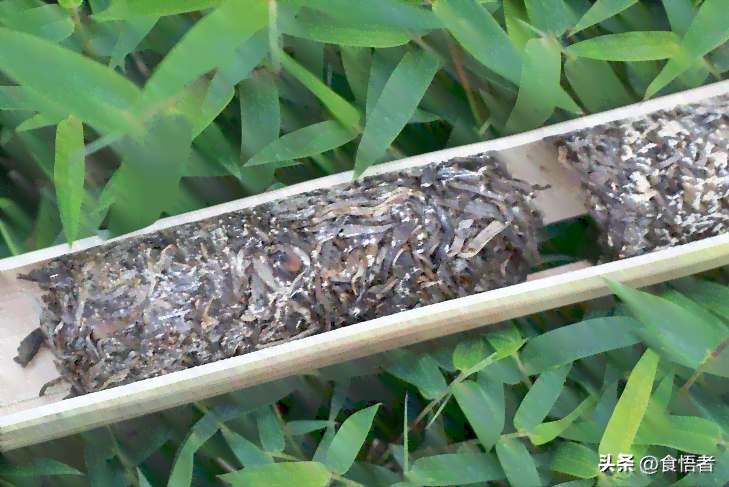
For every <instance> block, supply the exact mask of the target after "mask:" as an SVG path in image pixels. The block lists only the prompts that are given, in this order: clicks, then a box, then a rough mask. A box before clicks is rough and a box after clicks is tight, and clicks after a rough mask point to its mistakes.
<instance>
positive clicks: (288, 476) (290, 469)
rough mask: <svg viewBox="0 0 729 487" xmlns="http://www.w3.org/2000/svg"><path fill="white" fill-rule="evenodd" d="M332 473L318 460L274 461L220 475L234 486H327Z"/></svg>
mask: <svg viewBox="0 0 729 487" xmlns="http://www.w3.org/2000/svg"><path fill="white" fill-rule="evenodd" d="M331 476H332V475H331V473H330V472H329V471H328V470H327V468H326V467H325V466H324V465H322V464H321V463H318V462H286V463H273V464H270V465H264V466H261V467H256V468H250V469H249V468H246V469H244V470H239V471H237V472H231V473H226V474H224V475H219V476H218V478H220V479H221V480H223V481H225V482H226V483H228V484H230V485H231V486H233V487H238V486H240V487H258V486H260V487H268V486H271V485H275V486H277V487H325V486H326V485H329V482H330V481H331Z"/></svg>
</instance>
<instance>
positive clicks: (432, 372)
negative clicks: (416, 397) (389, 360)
mask: <svg viewBox="0 0 729 487" xmlns="http://www.w3.org/2000/svg"><path fill="white" fill-rule="evenodd" d="M387 372H388V373H390V374H392V375H394V376H395V377H397V378H399V379H401V380H403V381H405V382H407V383H408V384H413V385H414V386H417V387H418V389H419V391H420V393H421V394H422V395H423V397H425V398H426V399H434V398H436V397H439V396H441V395H442V394H444V393H445V391H446V389H447V388H448V384H446V381H445V378H444V377H443V373H442V372H441V371H440V369H439V367H438V362H436V361H435V359H433V358H432V357H431V356H430V355H428V354H424V355H421V356H420V357H419V358H413V359H410V355H409V354H407V355H406V356H405V359H404V360H400V361H399V362H397V363H395V364H393V365H392V366H390V367H389V368H388V369H387Z"/></svg>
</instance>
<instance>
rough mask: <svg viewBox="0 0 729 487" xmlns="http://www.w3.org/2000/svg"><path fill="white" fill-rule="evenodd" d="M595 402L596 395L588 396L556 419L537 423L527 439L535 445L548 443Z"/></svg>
mask: <svg viewBox="0 0 729 487" xmlns="http://www.w3.org/2000/svg"><path fill="white" fill-rule="evenodd" d="M596 402H597V397H596V396H589V397H588V398H587V399H585V400H584V401H582V403H580V405H579V406H577V408H575V410H574V411H572V412H571V413H570V414H568V415H567V416H565V417H564V418H562V419H558V420H557V421H550V422H549V423H542V424H538V425H537V426H535V427H534V430H533V432H532V434H531V435H530V437H529V439H530V440H531V442H532V443H533V444H535V445H543V444H545V443H548V442H550V441H552V440H553V439H555V438H556V437H558V436H559V435H561V434H562V432H563V431H564V430H566V429H567V428H569V427H570V425H571V424H572V423H574V422H575V421H577V418H579V417H580V416H581V415H582V414H583V413H584V412H585V411H586V410H587V409H588V408H589V407H590V406H592V405H594V404H595V403H596Z"/></svg>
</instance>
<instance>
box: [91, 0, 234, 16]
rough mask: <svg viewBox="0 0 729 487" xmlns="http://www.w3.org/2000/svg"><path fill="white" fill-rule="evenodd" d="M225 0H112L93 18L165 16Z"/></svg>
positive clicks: (217, 4)
mask: <svg viewBox="0 0 729 487" xmlns="http://www.w3.org/2000/svg"><path fill="white" fill-rule="evenodd" d="M222 3H223V0H144V2H139V1H135V0H112V1H111V4H110V5H109V7H108V8H107V9H105V10H104V11H102V12H99V13H96V12H95V13H94V15H93V16H92V19H94V20H96V21H105V20H126V19H137V18H139V17H143V16H147V15H153V16H156V17H163V16H166V15H177V14H184V13H187V12H196V11H199V10H205V9H208V8H213V7H218V6H220V5H221V4H222Z"/></svg>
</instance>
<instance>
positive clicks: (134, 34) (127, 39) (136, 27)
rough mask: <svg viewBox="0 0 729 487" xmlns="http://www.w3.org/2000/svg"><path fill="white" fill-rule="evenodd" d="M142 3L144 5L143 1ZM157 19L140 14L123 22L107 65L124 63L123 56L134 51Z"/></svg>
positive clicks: (112, 66) (114, 65) (156, 17)
mask: <svg viewBox="0 0 729 487" xmlns="http://www.w3.org/2000/svg"><path fill="white" fill-rule="evenodd" d="M142 5H146V2H144V3H143V4H142ZM158 20H159V17H158V16H154V15H153V16H140V17H135V18H134V19H130V20H129V21H127V22H124V23H123V25H122V28H121V32H120V33H119V38H118V39H117V41H116V44H115V45H114V49H113V50H112V51H111V59H109V67H111V68H115V67H117V66H119V65H123V64H124V58H125V57H126V56H127V54H129V53H130V52H134V50H135V49H136V48H137V46H138V45H139V43H140V42H142V40H143V39H144V38H145V37H146V36H147V34H149V32H150V31H151V30H152V28H153V27H154V26H155V24H156V23H157V21H158Z"/></svg>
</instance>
